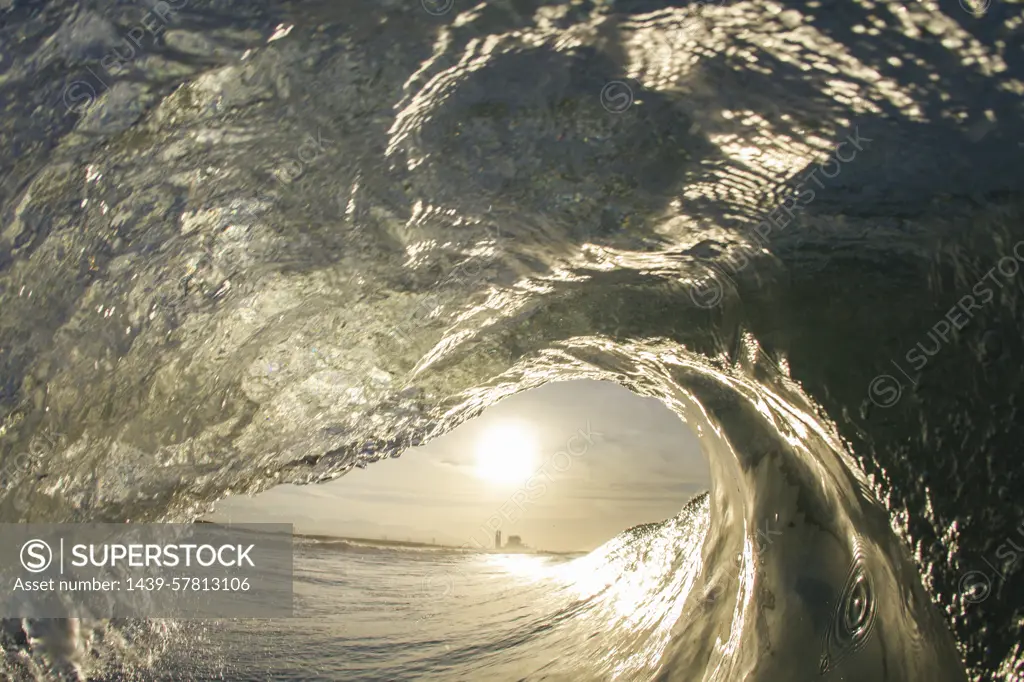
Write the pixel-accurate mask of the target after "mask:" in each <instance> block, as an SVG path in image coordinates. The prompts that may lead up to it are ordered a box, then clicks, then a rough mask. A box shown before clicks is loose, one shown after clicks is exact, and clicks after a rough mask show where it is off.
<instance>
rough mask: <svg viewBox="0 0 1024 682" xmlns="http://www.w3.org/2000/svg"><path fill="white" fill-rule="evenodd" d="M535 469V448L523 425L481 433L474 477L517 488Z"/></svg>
mask: <svg viewBox="0 0 1024 682" xmlns="http://www.w3.org/2000/svg"><path fill="white" fill-rule="evenodd" d="M536 468H537V444H536V441H535V440H534V436H533V433H532V432H531V431H530V429H529V428H528V427H526V426H524V425H523V424H517V423H503V424H498V425H496V426H493V427H491V428H489V429H487V431H485V432H484V433H483V435H482V436H481V437H480V440H479V441H478V442H477V446H476V475H477V476H479V477H480V478H482V479H485V480H488V481H491V482H492V483H501V484H511V485H515V484H519V483H522V482H523V481H525V480H526V479H527V478H529V477H530V475H531V474H532V473H533V472H534V471H535V470H536Z"/></svg>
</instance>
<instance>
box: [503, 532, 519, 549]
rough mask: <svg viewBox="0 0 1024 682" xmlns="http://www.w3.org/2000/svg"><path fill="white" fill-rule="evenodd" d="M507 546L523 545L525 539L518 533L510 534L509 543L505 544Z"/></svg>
mask: <svg viewBox="0 0 1024 682" xmlns="http://www.w3.org/2000/svg"><path fill="white" fill-rule="evenodd" d="M505 546H506V547H522V546H523V539H522V538H521V537H519V536H518V535H509V536H508V544H507V545H505Z"/></svg>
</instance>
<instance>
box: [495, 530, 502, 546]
mask: <svg viewBox="0 0 1024 682" xmlns="http://www.w3.org/2000/svg"><path fill="white" fill-rule="evenodd" d="M494 549H501V531H500V530H496V531H494Z"/></svg>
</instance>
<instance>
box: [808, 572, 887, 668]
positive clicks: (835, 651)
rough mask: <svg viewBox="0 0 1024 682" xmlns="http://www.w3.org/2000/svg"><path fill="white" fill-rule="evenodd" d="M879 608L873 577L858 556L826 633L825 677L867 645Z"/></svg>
mask: <svg viewBox="0 0 1024 682" xmlns="http://www.w3.org/2000/svg"><path fill="white" fill-rule="evenodd" d="M875 606H876V601H875V593H874V589H873V588H872V585H871V577H870V576H869V575H868V572H867V570H866V569H865V568H864V565H863V560H862V558H861V557H860V556H859V555H856V556H855V558H854V562H853V566H852V567H851V568H850V574H849V576H848V577H847V579H846V584H845V585H844V586H843V591H842V593H841V595H840V597H839V601H838V602H837V603H836V606H835V610H834V612H833V616H832V619H831V621H830V622H829V625H828V629H827V630H826V631H825V643H824V647H823V648H824V651H823V653H822V657H821V672H822V674H824V673H826V672H828V671H829V670H830V669H831V668H832V667H834V666H835V665H836V664H838V663H839V662H840V661H841V660H843V659H844V658H846V657H847V656H849V655H851V654H853V653H855V652H856V651H858V650H859V649H860V648H861V647H862V646H864V643H865V642H866V641H867V639H868V637H869V636H870V634H871V630H872V627H873V626H874V624H875Z"/></svg>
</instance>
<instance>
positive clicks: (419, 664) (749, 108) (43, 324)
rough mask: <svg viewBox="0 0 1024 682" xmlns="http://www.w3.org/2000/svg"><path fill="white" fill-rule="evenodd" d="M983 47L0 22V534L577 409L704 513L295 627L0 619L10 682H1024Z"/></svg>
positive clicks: (537, 3) (805, 22) (857, 9)
mask: <svg viewBox="0 0 1024 682" xmlns="http://www.w3.org/2000/svg"><path fill="white" fill-rule="evenodd" d="M1022 11H1024V6H1022V4H1021V3H1020V2H1011V1H1010V0H991V1H989V0H929V1H921V2H918V1H916V0H915V1H910V2H896V1H893V2H875V1H873V0H860V1H846V0H843V1H839V0H818V1H817V2H795V1H792V2H791V1H789V0H778V1H776V2H754V1H752V0H720V1H716V2H707V3H691V2H685V1H679V2H663V1H662V2H658V1H654V0H601V1H597V0H573V1H572V2H544V1H542V0H502V1H497V0H496V1H494V2H481V3H478V4H470V3H461V2H460V1H459V0H423V2H419V1H418V0H416V1H414V0H401V1H399V0H373V1H370V0H346V1H344V2H326V1H322V2H313V1H310V2H280V3H278V2H268V1H265V0H244V1H243V0H208V1H202V0H191V1H189V0H173V1H172V0H166V1H165V2H160V1H158V0H137V1H134V2H126V1H119V0H54V1H51V2H43V1H22V0H13V1H12V0H5V1H4V2H0V109H2V112H3V113H2V117H0V142H2V144H0V216H2V220H0V521H4V522H47V521H69V522H75V521H133V522H136V521H168V522H172V521H173V522H181V521H192V520H195V519H197V518H200V517H202V516H203V515H204V514H205V513H207V511H208V510H209V509H210V508H211V506H212V505H213V503H214V502H215V501H216V500H218V499H220V498H222V497H223V496H225V495H227V494H236V495H237V494H254V493H257V492H260V491H262V490H266V489H268V488H269V487H272V486H274V485H277V484H280V483H296V484H315V483H318V482H323V481H327V480H331V479H334V478H336V477H338V476H341V475H344V474H345V473H346V472H348V471H349V470H350V469H351V468H352V467H354V466H367V465H368V466H374V462H376V461H377V460H379V459H381V458H384V457H392V456H396V455H399V454H401V453H402V452H403V451H405V450H406V449H407V448H408V447H409V446H411V445H415V444H418V443H422V442H425V441H427V440H429V439H432V438H434V437H437V436H438V435H441V434H443V433H446V432H448V431H450V430H451V429H453V428H455V427H456V426H457V425H458V424H460V423H462V422H464V421H465V420H467V419H471V418H473V417H474V416H476V415H478V414H479V413H480V412H481V411H482V410H484V409H485V408H486V407H488V406H490V405H493V404H495V403H496V402H498V401H500V400H501V399H503V398H505V397H507V396H509V395H512V394H514V393H517V392H520V391H524V390H528V389H530V388H533V387H536V386H540V385H542V384H545V383H547V382H551V381H564V380H572V379H581V378H587V379H596V380H608V381H614V382H617V383H619V384H621V385H623V386H625V387H627V388H629V389H631V390H633V391H635V392H636V393H638V394H641V395H644V396H651V397H655V398H657V399H659V400H661V401H662V402H663V403H664V404H665V405H666V406H667V407H669V408H670V409H671V410H673V411H674V412H675V413H676V414H677V415H678V416H679V418H680V419H681V420H684V421H685V422H686V423H687V424H688V425H689V426H690V427H691V428H692V429H693V430H694V431H695V432H696V433H697V435H698V437H699V440H700V442H701V446H702V448H703V450H704V453H705V455H706V456H707V458H708V461H709V465H710V471H711V475H712V488H711V490H710V492H709V494H708V495H707V496H705V497H703V498H700V500H697V501H688V500H685V499H681V500H679V505H680V509H681V510H682V511H681V516H680V517H678V518H676V519H669V520H666V521H665V522H664V523H661V524H655V525H652V526H645V527H642V528H640V529H632V530H629V531H626V532H625V533H624V534H623V535H621V536H619V537H617V538H615V539H614V540H612V541H611V542H612V544H611V545H606V546H605V547H604V548H602V549H601V550H598V551H597V552H595V553H594V554H591V555H588V556H587V557H585V558H578V559H573V560H568V559H565V558H560V559H555V558H548V559H545V558H543V557H525V556H524V557H517V558H515V559H511V558H510V559H508V560H507V561H505V562H502V560H500V559H499V558H498V557H497V556H495V555H479V554H478V555H458V556H454V555H453V556H450V557H448V558H446V559H443V560H442V559H441V557H440V555H431V554H426V553H424V554H415V553H413V552H409V551H401V552H400V551H392V552H391V553H388V552H385V551H379V552H376V553H367V554H358V553H354V552H349V553H344V552H339V551H337V550H333V551H332V550H328V549H327V548H323V547H320V548H308V549H304V550H303V552H302V553H301V555H300V557H299V558H298V559H297V566H298V569H297V571H298V573H299V579H298V583H297V587H296V592H297V594H298V595H299V598H300V599H299V600H300V602H301V609H305V611H300V613H304V614H305V615H303V616H302V618H300V619H299V620H296V621H268V622H233V623H228V624H226V625H223V626H220V625H213V624H211V625H208V626H202V625H197V624H195V623H190V622H173V621H124V620H118V621H97V622H91V621H67V622H65V621H55V622H50V621H32V620H29V619H26V620H12V619H7V620H6V621H4V622H3V628H2V634H0V642H2V645H3V652H4V653H3V659H2V661H0V669H2V670H3V674H4V675H6V676H8V677H10V678H12V679H18V680H21V679H61V680H74V679H89V678H91V679H104V678H106V679H137V680H147V679H182V680H188V679H209V678H213V679H218V676H220V677H222V678H223V679H261V680H262V679H277V678H278V677H281V678H285V679H389V680H390V679H438V680H441V679H467V680H481V679H495V680H502V679H510V680H512V679H538V680H542V679H550V680H555V679H567V680H568V679H572V680H588V679H594V680H619V679H637V680H641V679H642V680H658V681H665V682H671V681H675V680H682V681H686V682H691V681H693V680H701V681H702V682H736V681H738V680H746V681H749V682H776V681H785V682H803V680H828V681H829V682H832V681H837V680H856V681H860V680H871V681H872V682H886V681H901V682H902V681H905V680H910V681H917V680H922V681H927V682H951V681H956V682H960V681H963V680H1000V681H1003V680H1006V681H1019V680H1022V679H1024V645H1022V641H1024V577H1022V575H1024V574H1022V571H1021V566H1022V563H1024V562H1022V561H1021V558H1022V557H1024V550H1022V549H1020V548H1021V547H1024V504H1022V502H1021V494H1020V491H1021V490H1022V489H1024V466H1022V456H1024V455H1022V452H1021V443H1024V419H1022V416H1021V413H1020V412H1019V410H1020V409H1021V406H1020V405H1018V404H1017V403H1018V401H1019V400H1020V396H1021V385H1022V374H1024V322H1022V321H1024V297H1022V295H1021V294H1022V286H1021V283H1022V280H1024V277H1022V275H1021V273H1020V270H1021V262H1022V261H1024V210H1022V209H1024V203H1022V196H1024V195H1022V189H1024V146H1022V140H1024V136H1022V134H1021V133H1022V125H1024V124H1022V121H1024V117H1022V113H1024V112H1022V102H1024V63H1022V61H1024V52H1022V44H1024V41H1022V37H1024V32H1022V30H1021V26H1022V25H1024V17H1022ZM407 456H408V455H407ZM624 530H625V529H624ZM449 560H450V561H449ZM444 562H448V565H447V566H446V568H445V569H444V571H445V572H444V573H439V572H440V571H441V570H442V568H441V567H442V565H445V563H444ZM588 562H589V563H588ZM445 576H449V577H450V578H449V577H445ZM451 576H455V577H451ZM581 576H582V577H581ZM598 577H599V578H598ZM590 578H594V579H595V580H597V582H596V583H594V582H593V581H590V580H589V579H590ZM602 581H605V584H604V586H603V587H599V586H596V585H597V584H599V583H602ZM438 584H440V588H438ZM391 585H396V586H399V585H401V586H403V587H402V589H401V590H398V589H397V588H395V589H394V590H392V588H391V587H389V586H391ZM410 585H413V586H412V587H410ZM415 585H419V586H420V587H422V586H423V585H428V586H429V585H433V586H434V587H433V588H432V589H430V590H426V591H427V592H428V593H429V594H430V595H431V596H429V597H426V596H422V592H424V590H422V589H420V587H415ZM449 586H451V587H449ZM392 591H394V592H396V593H397V594H399V598H397V599H395V600H394V604H393V606H394V608H395V610H394V611H392V612H391V613H392V615H390V616H388V617H384V618H381V617H380V616H379V615H378V610H379V609H380V608H382V607H383V605H384V601H382V600H384V599H385V598H386V597H385V595H384V594H382V593H383V592H388V593H389V594H390V593H391V592H392ZM406 592H408V595H407V596H402V595H406ZM417 595H419V596H417ZM437 595H441V596H440V598H438V596H437ZM387 598H390V597H387ZM427 602H429V604H428V603H427ZM328 612H330V613H328ZM399 614H401V615H399ZM421 616H422V618H421Z"/></svg>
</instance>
